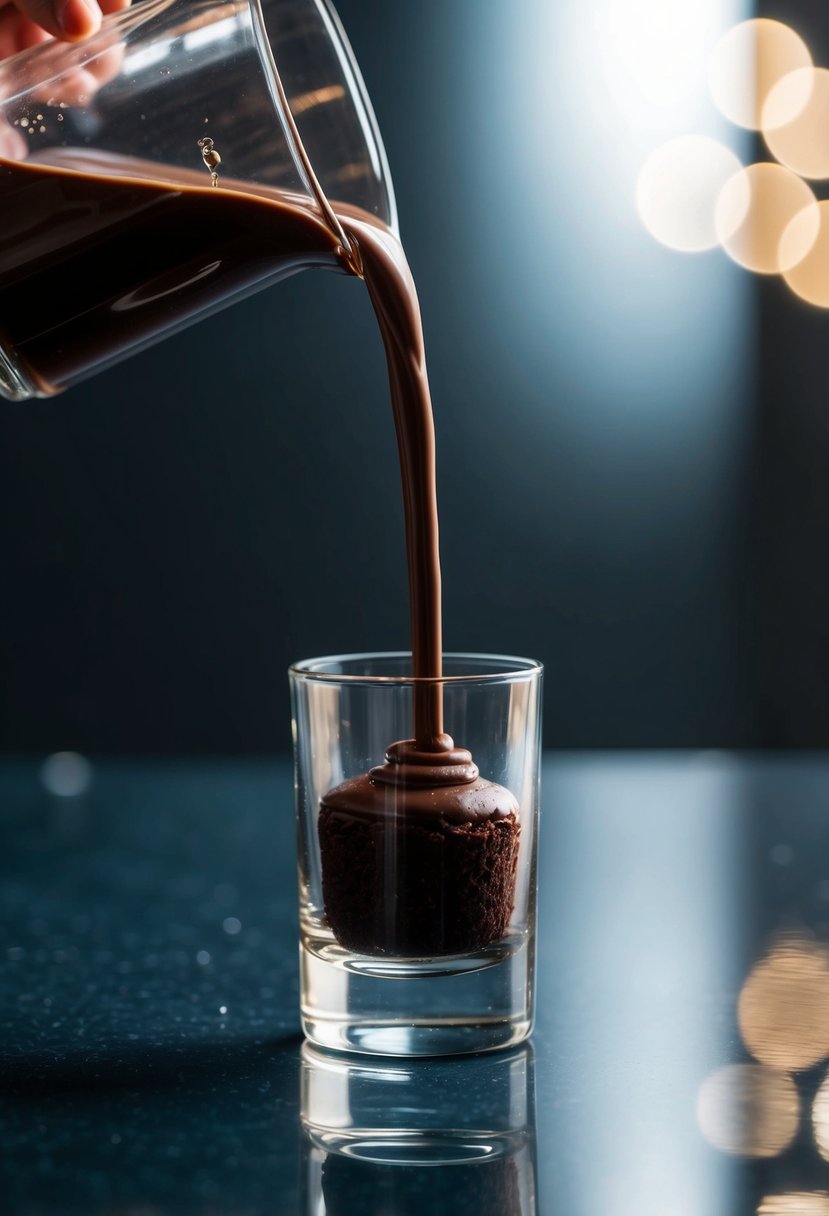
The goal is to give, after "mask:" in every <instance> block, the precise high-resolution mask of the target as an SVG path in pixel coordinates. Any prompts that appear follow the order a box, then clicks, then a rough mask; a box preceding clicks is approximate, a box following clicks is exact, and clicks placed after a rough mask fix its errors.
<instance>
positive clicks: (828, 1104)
mask: <svg viewBox="0 0 829 1216" xmlns="http://www.w3.org/2000/svg"><path fill="white" fill-rule="evenodd" d="M812 1131H813V1132H814V1136H815V1144H816V1145H817V1151H818V1152H819V1153H820V1155H821V1157H822V1158H823V1160H824V1161H829V1075H827V1076H826V1077H825V1078H824V1080H823V1083H822V1084H821V1086H820V1089H819V1090H818V1091H817V1093H816V1094H815V1100H814V1102H813V1103H812Z"/></svg>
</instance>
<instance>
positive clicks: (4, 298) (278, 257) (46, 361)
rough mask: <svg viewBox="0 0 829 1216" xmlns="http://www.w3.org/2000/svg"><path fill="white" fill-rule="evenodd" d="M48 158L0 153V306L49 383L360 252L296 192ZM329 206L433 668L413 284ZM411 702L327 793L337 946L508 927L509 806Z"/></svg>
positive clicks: (355, 216) (431, 462) (430, 484)
mask: <svg viewBox="0 0 829 1216" xmlns="http://www.w3.org/2000/svg"><path fill="white" fill-rule="evenodd" d="M51 158H52V159H51V161H50V163H48V164H45V163H31V162H29V163H25V164H20V163H16V162H14V163H12V162H6V161H0V215H2V220H3V222H2V227H0V325H2V328H3V336H4V338H5V339H6V340H7V341H8V342H9V343H10V345H11V346H12V347H13V348H14V349H15V350H16V351H17V354H18V357H19V358H21V359H22V360H23V362H24V363H25V364H26V365H27V366H28V370H29V372H30V374H31V376H32V378H33V379H34V380H35V381H36V382H38V383H39V384H40V385H41V386H42V387H43V388H44V389H46V390H47V391H48V390H50V389H54V388H59V387H61V386H62V385H63V384H64V383H66V382H67V381H70V380H75V379H77V378H80V377H81V376H84V375H87V374H90V373H91V372H93V371H95V370H97V369H98V368H100V367H103V366H106V365H107V364H108V363H111V362H114V361H115V360H116V359H118V358H121V357H122V356H123V354H124V353H125V352H126V351H128V350H132V349H139V348H140V347H141V346H142V345H147V344H149V343H150V342H151V341H152V340H153V338H154V337H155V336H156V335H157V334H158V333H159V332H160V331H161V330H164V331H169V330H170V328H171V327H173V328H174V327H175V326H176V324H180V325H182V326H183V325H185V324H187V323H188V322H189V321H190V320H192V319H194V318H195V317H196V316H199V315H205V314H206V313H208V312H209V311H211V309H212V308H214V307H218V306H219V305H220V304H224V303H226V302H227V300H228V298H230V297H232V296H236V297H241V296H243V295H245V294H247V293H248V292H251V291H253V290H255V289H256V288H258V287H261V286H262V285H263V284H265V283H269V282H276V281H278V280H279V279H281V278H284V277H287V276H288V275H290V274H294V273H296V272H297V271H299V270H302V269H305V268H308V267H329V268H332V269H340V270H342V271H344V272H346V273H348V272H351V273H353V272H354V271H355V268H356V266H355V262H353V261H350V260H349V259H348V258H347V257H346V255H345V252H344V250H343V249H342V248H341V247H340V246H339V245H338V243H337V239H336V237H335V236H334V235H333V234H332V232H331V231H330V229H329V228H328V227H327V226H326V225H325V223H324V222H323V221H322V219H321V218H320V217H319V216H318V214H317V213H316V212H315V211H312V210H311V209H310V208H309V206H308V202H307V200H305V199H303V198H302V197H300V196H292V195H289V194H286V193H284V192H279V191H276V190H269V189H266V188H261V189H260V188H258V187H251V186H250V185H249V184H247V183H233V182H228V181H221V182H217V181H216V179H215V177H214V179H213V180H212V181H211V180H207V181H205V178H204V176H203V174H199V173H198V172H196V171H193V172H187V171H183V170H178V171H170V170H167V169H166V168H165V169H164V171H163V172H164V175H165V177H167V176H173V177H174V179H175V180H174V181H164V182H162V181H159V180H157V179H155V178H154V176H153V174H154V171H155V170H154V166H152V165H151V164H149V163H147V162H141V161H137V160H131V159H129V158H122V159H118V160H116V159H115V158H112V157H110V156H107V155H106V154H102V153H98V154H94V155H93V154H88V153H84V152H82V151H73V150H71V149H70V150H64V151H60V152H53V153H52V154H51ZM217 187H218V188H217ZM228 187H230V188H228ZM334 209H335V212H336V214H337V216H338V218H339V220H340V223H341V224H342V226H343V228H344V230H345V231H346V233H347V235H348V238H349V240H350V241H352V242H353V243H354V245H355V246H356V247H357V250H358V251H359V264H360V271H361V273H362V275H363V277H364V279H365V282H366V285H367V287H368V290H369V293H370V296H371V300H372V303H373V305H374V309H375V313H376V315H377V320H378V324H379V327H380V331H381V334H382V337H383V342H384V346H385V350H386V357H387V361H388V368H389V382H390V388H391V399H392V408H393V413H394V421H395V429H396V434H397V443H398V449H399V456H400V468H401V475H402V483H403V501H404V511H405V523H406V547H407V555H408V574H409V600H410V612H411V630H412V662H413V674H414V675H415V676H417V677H424V678H427V679H429V678H431V679H433V680H437V679H439V677H440V676H441V674H442V637H441V580H440V560H439V551H438V515H437V494H436V483H435V438H434V423H433V416H432V405H431V399H430V395H429V385H428V379H427V375H426V363H425V354H424V345H423V330H422V325H421V319H420V309H419V305H418V300H417V294H416V291H415V286H414V282H413V279H412V276H411V272H410V270H409V267H408V264H407V262H406V257H405V254H404V252H403V249H402V246H401V245H400V242H399V241H398V239H397V238H396V237H395V235H394V234H393V233H392V232H391V231H390V230H389V229H388V228H386V227H385V226H384V225H382V224H380V223H379V222H378V221H377V220H376V219H374V218H373V217H371V216H369V215H368V214H367V213H364V212H360V211H359V210H357V209H355V208H351V207H347V208H343V207H337V206H336V204H334ZM412 716H413V729H412V735H413V737H412V738H411V739H408V740H402V741H400V742H397V743H393V744H391V745H390V747H389V749H388V751H387V753H386V763H385V764H383V765H380V766H378V767H377V768H374V769H372V770H371V772H370V773H366V774H363V775H361V776H359V777H356V778H352V779H351V780H349V781H346V782H344V783H343V784H342V785H341V786H338V787H337V788H336V789H334V790H330V791H329V792H328V793H327V794H325V795H324V797H323V798H322V802H321V807H320V817H319V839H320V856H321V864H322V881H323V899H324V903H325V911H326V916H327V918H328V921H329V924H330V926H331V929H332V931H333V933H334V935H335V937H336V938H337V940H338V941H339V942H340V943H341V944H342V945H344V946H346V947H347V948H350V949H355V950H359V951H362V952H365V953H394V954H397V955H400V956H409V957H424V956H431V955H436V954H454V953H463V952H467V951H471V950H476V949H480V948H483V947H484V946H486V945H488V944H490V943H491V942H494V941H497V940H498V939H499V938H501V937H502V936H503V935H504V933H505V931H506V928H507V924H508V921H509V917H510V913H511V911H512V905H513V898H514V887H515V871H516V865H517V856H518V837H519V824H518V807H517V804H516V802H515V799H514V798H513V796H512V794H510V793H509V791H508V790H505V789H503V788H502V787H501V786H498V785H495V784H493V783H492V782H489V781H485V780H484V779H482V778H481V777H480V775H479V773H478V769H477V766H476V765H475V764H474V762H473V760H472V757H471V755H470V753H469V752H468V751H466V750H464V749H463V748H460V747H455V745H454V743H453V740H452V739H451V738H450V737H449V735H447V734H445V733H444V730H443V695H442V686H441V685H440V683H434V684H429V683H426V684H423V685H419V686H417V687H416V689H415V693H414V697H413V706H412ZM387 829H388V830H389V831H393V832H394V848H395V850H396V854H397V856H398V858H399V859H400V860H401V865H400V866H399V867H398V871H397V872H396V874H395V876H394V884H395V885H394V890H393V891H388V890H386V887H385V883H386V880H387V878H388V875H387V874H386V873H385V871H384V870H382V867H381V869H380V870H378V868H377V865H376V857H377V855H378V847H379V850H380V855H381V856H382V855H383V852H384V844H383V840H384V836H385V832H386V830H387ZM367 874H370V875H373V877H372V878H370V879H369V880H367V879H366V875H367ZM392 901H393V904H394V906H395V908H396V914H395V916H394V917H390V916H389V907H390V904H391V902H392Z"/></svg>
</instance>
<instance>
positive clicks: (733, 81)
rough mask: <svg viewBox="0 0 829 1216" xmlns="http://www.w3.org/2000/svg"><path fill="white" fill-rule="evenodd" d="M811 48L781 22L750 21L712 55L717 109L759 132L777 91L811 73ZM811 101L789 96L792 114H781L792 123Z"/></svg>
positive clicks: (725, 38) (710, 77) (710, 80)
mask: <svg viewBox="0 0 829 1216" xmlns="http://www.w3.org/2000/svg"><path fill="white" fill-rule="evenodd" d="M811 64H812V57H811V55H810V54H809V48H808V47H807V46H806V43H805V42H804V41H803V39H802V38H800V37H799V36H798V35H797V34H796V33H795V32H794V30H793V29H790V28H789V26H788V25H783V23H782V22H780V21H769V20H767V19H766V18H758V19H756V20H753V21H744V22H742V23H741V24H740V25H736V26H734V28H733V29H731V30H729V31H728V33H727V34H725V35H724V36H723V37H722V38H721V39H720V41H719V42H718V43H717V45H716V46H715V47H714V50H713V52H712V54H711V60H710V63H709V71H708V84H709V88H710V90H711V96H712V97H713V99H714V103H715V105H716V106H717V108H718V109H719V110H720V111H721V112H722V113H723V114H724V115H725V117H726V118H728V119H730V121H731V122H733V123H735V124H736V125H737V126H738V127H747V128H748V129H750V130H753V131H756V130H759V129H760V127H761V126H762V120H763V111H764V107H765V104H766V100H767V98H768V96H769V94H770V93H771V91H772V89H773V88H774V86H775V85H776V84H777V82H778V81H779V80H781V79H782V78H783V77H784V76H788V75H789V74H790V73H792V72H794V71H795V70H796V69H797V68H809V67H811ZM807 99H808V87H807V91H806V93H805V94H804V95H803V96H800V97H798V96H797V94H796V93H794V92H793V93H789V94H788V95H787V98H786V101H787V103H788V106H789V109H787V110H784V109H782V108H781V109H779V110H778V113H779V114H780V116H781V118H782V121H784V122H788V121H790V120H791V119H792V118H794V117H795V115H796V114H797V113H798V112H799V110H800V109H802V107H803V105H804V104H805V102H806V101H807Z"/></svg>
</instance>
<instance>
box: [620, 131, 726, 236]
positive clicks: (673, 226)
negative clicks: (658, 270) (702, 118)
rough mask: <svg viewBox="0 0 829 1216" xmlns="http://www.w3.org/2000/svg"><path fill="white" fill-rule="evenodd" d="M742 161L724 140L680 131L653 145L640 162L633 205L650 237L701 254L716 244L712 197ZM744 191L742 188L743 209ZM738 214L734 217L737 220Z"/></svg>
mask: <svg viewBox="0 0 829 1216" xmlns="http://www.w3.org/2000/svg"><path fill="white" fill-rule="evenodd" d="M741 168H742V165H741V164H740V161H739V160H738V159H737V157H736V156H735V155H734V153H733V152H732V151H731V150H730V149H729V148H726V147H725V145H724V144H721V143H719V142H718V141H717V140H715V139H709V138H708V137H707V136H704V135H684V136H681V137H680V138H679V139H671V140H669V141H668V142H667V143H665V144H662V146H661V147H659V148H657V149H656V150H655V151H654V152H652V153H651V155H650V156H649V157H648V159H647V160H646V161H645V163H644V165H643V166H642V170H641V172H640V174H639V181H638V183H637V187H636V204H637V207H638V210H639V215H640V218H641V220H642V223H643V224H644V225H645V227H646V228H647V230H648V232H649V233H650V234H651V236H653V237H655V238H656V240H657V241H660V242H661V243H662V244H663V245H667V246H668V248H669V249H676V250H679V251H680V252H682V253H700V252H702V251H703V250H706V249H713V248H714V246H716V245H718V244H719V243H720V239H721V238H720V236H719V234H718V231H717V225H716V218H715V216H716V208H717V199H718V198H719V195H720V192H721V191H722V188H723V186H724V185H725V184H726V182H727V181H729V179H730V178H733V177H734V176H735V175H736V174H738V173H739V171H740V169H741ZM748 204H749V192H748V190H747V189H746V192H745V208H746V210H747V209H748ZM741 220H742V216H740V217H739V218H738V220H737V222H738V224H739V222H741Z"/></svg>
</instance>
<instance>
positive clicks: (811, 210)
mask: <svg viewBox="0 0 829 1216" xmlns="http://www.w3.org/2000/svg"><path fill="white" fill-rule="evenodd" d="M746 193H747V194H748V197H749V204H748V207H746V205H745V198H746ZM795 216H802V221H801V222H800V223H799V224H798V225H797V226H796V227H795V228H793V229H792V230H791V232H790V234H789V239H788V240H787V241H786V242H785V243H784V242H783V234H784V233H785V232H786V231H787V229H789V226H790V224H791V221H792V220H793V219H794V218H795ZM715 218H716V226H717V232H718V234H719V237H720V241H721V242H722V246H723V248H724V249H725V251H726V253H727V254H728V255H729V257H731V258H733V259H734V261H735V262H737V263H738V264H739V265H740V266H744V267H745V268H746V270H753V271H754V272H755V273H756V274H779V273H781V272H782V271H784V270H789V269H791V267H792V266H795V265H796V264H797V263H798V262H800V261H802V260H803V258H804V257H806V255H807V254H808V252H809V250H810V249H811V248H812V246H813V245H814V243H815V240H816V239H817V235H818V230H819V228H820V217H819V214H818V208H817V200H816V199H815V196H814V194H813V193H812V191H811V189H810V188H809V187H808V186H807V185H806V183H805V182H804V181H803V179H802V178H800V177H798V176H797V174H795V173H792V172H790V170H788V169H784V168H783V167H782V166H781V165H774V164H768V163H760V164H756V165H749V167H748V168H747V169H741V170H740V172H739V173H737V174H735V176H734V177H732V178H730V179H729V181H727V182H726V184H725V186H724V187H723V189H722V190H721V192H720V195H719V198H718V200H717V207H716V215H715Z"/></svg>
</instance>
